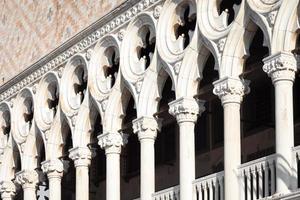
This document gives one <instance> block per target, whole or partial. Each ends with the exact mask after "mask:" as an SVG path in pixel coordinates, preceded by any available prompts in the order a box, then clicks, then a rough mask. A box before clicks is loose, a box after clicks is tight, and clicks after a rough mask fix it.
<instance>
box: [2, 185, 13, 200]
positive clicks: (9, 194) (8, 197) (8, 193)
mask: <svg viewBox="0 0 300 200" xmlns="http://www.w3.org/2000/svg"><path fill="white" fill-rule="evenodd" d="M0 193H1V198H2V200H13V199H14V196H15V194H16V186H15V184H14V183H13V182H12V181H2V182H1V183H0Z"/></svg>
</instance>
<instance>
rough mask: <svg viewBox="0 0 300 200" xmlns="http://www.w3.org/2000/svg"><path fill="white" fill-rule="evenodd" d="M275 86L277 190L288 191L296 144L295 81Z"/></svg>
mask: <svg viewBox="0 0 300 200" xmlns="http://www.w3.org/2000/svg"><path fill="white" fill-rule="evenodd" d="M274 86H275V114H276V120H275V121H276V153H277V155H278V158H277V169H276V187H277V188H276V191H277V192H280V193H286V192H288V191H289V188H290V184H291V182H290V181H291V180H290V178H291V164H292V161H293V157H292V153H291V151H292V147H293V146H294V124H293V89H292V88H293V82H291V81H283V80H281V81H277V82H275V83H274Z"/></svg>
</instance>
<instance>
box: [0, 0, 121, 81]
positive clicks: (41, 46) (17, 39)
mask: <svg viewBox="0 0 300 200" xmlns="http://www.w3.org/2000/svg"><path fill="white" fill-rule="evenodd" d="M124 1H125V0H0V85H2V84H3V83H5V82H6V81H8V80H9V79H11V78H12V77H14V76H15V75H17V74H18V73H19V72H21V71H22V70H24V69H25V68H27V67H29V66H30V65H31V64H33V63H34V62H36V61H38V60H39V59H40V58H41V57H43V56H45V55H46V54H47V53H49V52H50V51H52V50H53V49H55V48H56V47H58V46H59V45H61V44H62V43H63V42H65V41H66V40H67V39H69V38H70V37H72V36H74V35H75V34H76V33H78V32H79V31H81V30H83V29H84V28H85V27H87V26H88V25H90V24H91V23H93V22H95V21H96V20H97V19H99V18H100V17H101V16H103V15H105V14H106V13H107V12H109V11H110V10H112V9H113V8H115V7H116V6H118V5H119V4H121V3H122V2H124Z"/></svg>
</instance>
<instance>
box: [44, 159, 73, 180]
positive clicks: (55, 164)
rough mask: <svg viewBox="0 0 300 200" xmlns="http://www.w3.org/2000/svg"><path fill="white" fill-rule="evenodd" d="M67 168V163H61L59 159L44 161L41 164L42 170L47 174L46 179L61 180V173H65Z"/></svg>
mask: <svg viewBox="0 0 300 200" xmlns="http://www.w3.org/2000/svg"><path fill="white" fill-rule="evenodd" d="M68 167H69V163H68V161H61V160H59V159H52V160H46V161H44V162H42V170H43V172H44V173H46V174H47V176H48V178H49V179H51V178H61V177H62V176H63V172H64V171H67V169H68Z"/></svg>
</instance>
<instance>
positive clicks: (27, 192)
mask: <svg viewBox="0 0 300 200" xmlns="http://www.w3.org/2000/svg"><path fill="white" fill-rule="evenodd" d="M23 194H24V200H36V188H35V187H23Z"/></svg>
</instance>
